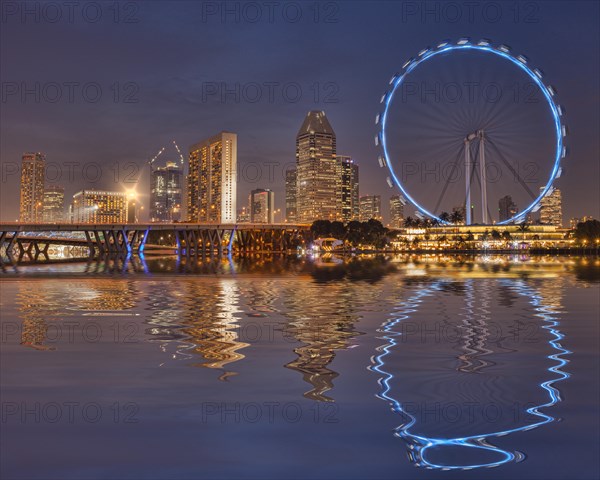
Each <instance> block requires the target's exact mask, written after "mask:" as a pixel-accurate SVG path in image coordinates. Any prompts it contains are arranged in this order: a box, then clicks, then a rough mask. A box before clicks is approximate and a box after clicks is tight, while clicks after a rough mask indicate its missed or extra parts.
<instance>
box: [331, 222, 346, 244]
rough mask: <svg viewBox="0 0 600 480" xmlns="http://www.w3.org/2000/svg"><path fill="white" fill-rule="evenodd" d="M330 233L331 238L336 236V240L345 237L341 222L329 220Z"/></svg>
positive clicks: (344, 228)
mask: <svg viewBox="0 0 600 480" xmlns="http://www.w3.org/2000/svg"><path fill="white" fill-rule="evenodd" d="M330 234H331V236H332V237H333V238H337V239H338V240H343V239H344V238H346V227H344V224H343V223H342V222H338V221H335V222H331V229H330Z"/></svg>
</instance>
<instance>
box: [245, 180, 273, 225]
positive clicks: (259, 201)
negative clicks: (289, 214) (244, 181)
mask: <svg viewBox="0 0 600 480" xmlns="http://www.w3.org/2000/svg"><path fill="white" fill-rule="evenodd" d="M250 222H251V223H275V192H273V191H272V190H268V189H263V188H258V189H256V190H252V192H251V193H250Z"/></svg>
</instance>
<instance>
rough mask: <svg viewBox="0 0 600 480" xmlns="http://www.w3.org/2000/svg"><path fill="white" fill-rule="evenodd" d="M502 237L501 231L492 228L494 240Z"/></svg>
mask: <svg viewBox="0 0 600 480" xmlns="http://www.w3.org/2000/svg"><path fill="white" fill-rule="evenodd" d="M501 238H502V236H501V235H500V232H499V231H498V230H496V229H495V228H494V229H493V230H492V240H500V239H501Z"/></svg>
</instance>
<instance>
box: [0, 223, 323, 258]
mask: <svg viewBox="0 0 600 480" xmlns="http://www.w3.org/2000/svg"><path fill="white" fill-rule="evenodd" d="M152 232H161V233H164V234H167V235H168V234H171V235H172V238H173V239H174V240H175V245H174V247H173V248H174V249H175V253H176V254H177V255H179V256H181V257H186V258H187V259H192V258H195V259H200V258H202V259H206V258H213V257H222V256H223V255H229V254H232V253H240V254H243V253H251V252H269V253H278V252H282V253H283V252H287V251H290V250H292V249H294V248H296V246H298V245H303V244H305V243H306V242H307V241H308V240H309V239H310V238H311V232H310V225H309V224H288V223H279V224H265V223H239V224H212V223H147V224H138V223H130V224H95V225H91V224H74V223H65V224H56V223H1V224H0V255H1V256H3V257H7V258H8V259H9V261H11V262H14V261H15V260H16V261H19V262H20V261H22V260H24V259H28V260H31V261H39V260H50V256H49V248H50V246H52V245H60V246H67V247H79V248H84V249H86V251H87V254H88V257H89V258H96V257H102V256H114V257H126V256H128V255H131V254H143V253H144V249H146V247H147V246H149V245H148V238H149V235H151V233H152ZM163 248H169V247H163Z"/></svg>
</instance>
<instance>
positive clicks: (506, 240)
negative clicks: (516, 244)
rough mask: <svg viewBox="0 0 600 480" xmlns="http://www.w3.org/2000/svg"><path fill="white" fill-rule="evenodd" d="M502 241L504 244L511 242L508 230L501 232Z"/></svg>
mask: <svg viewBox="0 0 600 480" xmlns="http://www.w3.org/2000/svg"><path fill="white" fill-rule="evenodd" d="M502 239H503V240H504V241H505V242H510V241H511V240H512V235H511V234H510V232H509V231H508V230H504V231H503V232H502Z"/></svg>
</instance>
